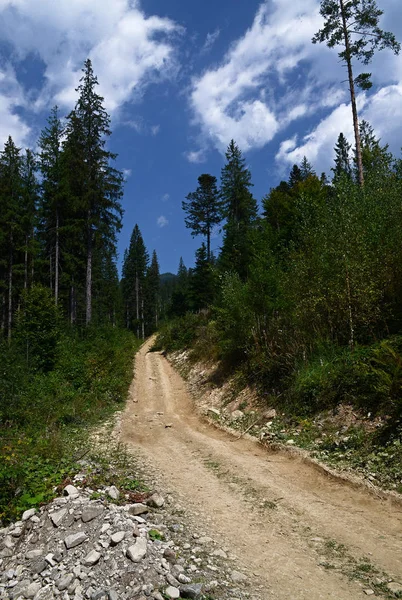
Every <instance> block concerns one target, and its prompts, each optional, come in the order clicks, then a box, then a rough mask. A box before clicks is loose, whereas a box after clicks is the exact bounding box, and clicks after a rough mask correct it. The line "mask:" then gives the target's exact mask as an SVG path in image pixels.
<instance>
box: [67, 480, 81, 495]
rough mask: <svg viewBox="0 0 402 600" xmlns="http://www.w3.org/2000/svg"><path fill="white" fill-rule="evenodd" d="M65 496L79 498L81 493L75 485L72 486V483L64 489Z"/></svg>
mask: <svg viewBox="0 0 402 600" xmlns="http://www.w3.org/2000/svg"><path fill="white" fill-rule="evenodd" d="M63 494H64V495H65V496H79V494H80V492H79V491H78V489H77V488H76V487H75V485H71V483H70V484H69V485H66V487H65V488H64V490H63Z"/></svg>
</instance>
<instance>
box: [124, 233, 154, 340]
mask: <svg viewBox="0 0 402 600" xmlns="http://www.w3.org/2000/svg"><path fill="white" fill-rule="evenodd" d="M148 261H149V257H148V253H147V250H146V248H145V244H144V240H143V238H142V235H141V232H140V229H139V227H138V225H135V226H134V229H133V232H132V234H131V238H130V246H129V248H128V251H127V253H126V255H125V259H124V264H123V277H122V292H123V301H124V309H125V322H126V326H127V327H129V328H133V329H134V331H136V333H137V337H140V336H142V337H144V335H145V333H144V332H145V325H144V283H145V277H146V272H147V268H148Z"/></svg>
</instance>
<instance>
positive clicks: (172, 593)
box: [165, 585, 180, 598]
mask: <svg viewBox="0 0 402 600" xmlns="http://www.w3.org/2000/svg"><path fill="white" fill-rule="evenodd" d="M165 596H167V597H168V598H180V590H179V589H178V588H176V587H173V586H172V585H169V586H168V587H167V588H166V589H165Z"/></svg>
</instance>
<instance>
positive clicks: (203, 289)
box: [190, 243, 214, 310]
mask: <svg viewBox="0 0 402 600" xmlns="http://www.w3.org/2000/svg"><path fill="white" fill-rule="evenodd" d="M190 286H191V299H192V305H193V308H194V310H201V309H203V308H207V307H208V306H209V305H210V304H212V301H213V299H214V273H213V269H212V266H211V263H210V261H209V260H208V250H207V247H206V246H205V244H204V243H202V244H201V247H200V248H199V249H198V250H197V251H196V253H195V267H194V271H193V275H192V277H191V283H190Z"/></svg>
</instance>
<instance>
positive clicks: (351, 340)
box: [343, 255, 355, 350]
mask: <svg viewBox="0 0 402 600" xmlns="http://www.w3.org/2000/svg"><path fill="white" fill-rule="evenodd" d="M343 258H344V260H345V270H346V291H347V295H348V313H349V347H350V349H351V350H354V348H355V328H354V325H353V311H352V294H351V291H350V277H349V269H348V263H347V260H346V256H345V255H344V256H343Z"/></svg>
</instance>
